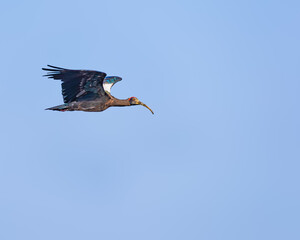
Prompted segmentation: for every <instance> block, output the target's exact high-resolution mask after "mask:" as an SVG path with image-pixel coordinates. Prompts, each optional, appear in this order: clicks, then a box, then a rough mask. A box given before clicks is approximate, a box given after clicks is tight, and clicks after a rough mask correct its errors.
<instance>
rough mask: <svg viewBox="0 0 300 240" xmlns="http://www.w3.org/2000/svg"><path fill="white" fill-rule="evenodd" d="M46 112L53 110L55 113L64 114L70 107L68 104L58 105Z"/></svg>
mask: <svg viewBox="0 0 300 240" xmlns="http://www.w3.org/2000/svg"><path fill="white" fill-rule="evenodd" d="M45 110H53V111H60V112H64V111H68V110H69V105H68V104H63V105H58V106H55V107H51V108H46V109H45Z"/></svg>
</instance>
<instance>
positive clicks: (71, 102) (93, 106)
mask: <svg viewBox="0 0 300 240" xmlns="http://www.w3.org/2000/svg"><path fill="white" fill-rule="evenodd" d="M47 66H48V67H49V68H42V69H43V70H45V71H48V73H47V74H46V75H44V76H46V77H49V78H53V79H55V80H61V81H62V84H61V87H62V95H63V98H64V104H62V105H58V106H55V107H51V108H47V109H46V110H55V111H61V112H64V111H85V112H102V111H104V110H106V109H107V108H109V107H124V106H133V105H142V106H144V107H146V108H148V109H149V110H150V111H151V112H152V114H154V112H153V111H152V110H151V108H149V107H148V106H147V105H146V104H144V103H142V102H141V101H140V100H138V99H137V98H136V97H130V98H127V99H117V98H115V97H113V96H112V95H111V94H110V89H111V87H112V86H113V85H114V84H115V83H117V82H119V81H121V80H122V78H120V77H117V76H106V73H104V72H98V71H91V70H71V69H65V68H60V67H54V66H51V65H47Z"/></svg>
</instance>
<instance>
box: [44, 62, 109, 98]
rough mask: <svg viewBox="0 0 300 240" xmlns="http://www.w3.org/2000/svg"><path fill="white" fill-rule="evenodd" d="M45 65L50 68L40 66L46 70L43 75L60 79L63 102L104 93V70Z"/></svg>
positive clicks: (98, 95) (99, 96) (96, 96)
mask: <svg viewBox="0 0 300 240" xmlns="http://www.w3.org/2000/svg"><path fill="white" fill-rule="evenodd" d="M47 66H48V67H50V68H42V69H43V70H44V71H48V73H47V74H46V75H44V76H46V77H48V78H52V79H54V80H61V81H62V84H61V87H62V95H63V98H64V102H65V103H69V102H73V101H80V98H81V97H83V96H85V97H87V96H90V97H93V98H101V97H102V96H104V95H105V94H106V93H105V91H104V89H103V81H104V78H105V77H106V73H104V72H98V71H91V70H72V69H66V68H61V67H55V66H52V65H47Z"/></svg>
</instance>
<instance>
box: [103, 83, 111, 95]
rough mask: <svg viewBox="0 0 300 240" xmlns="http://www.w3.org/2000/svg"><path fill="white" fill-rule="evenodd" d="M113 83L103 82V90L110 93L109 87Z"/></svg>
mask: <svg viewBox="0 0 300 240" xmlns="http://www.w3.org/2000/svg"><path fill="white" fill-rule="evenodd" d="M113 85H114V84H113V83H103V88H104V91H105V92H109V93H110V89H111V87H112V86H113Z"/></svg>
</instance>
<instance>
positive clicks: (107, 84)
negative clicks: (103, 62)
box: [103, 76, 122, 93]
mask: <svg viewBox="0 0 300 240" xmlns="http://www.w3.org/2000/svg"><path fill="white" fill-rule="evenodd" d="M121 80H122V78H120V77H117V76H108V77H106V78H105V79H104V80H103V89H104V91H106V92H109V93H110V89H111V87H112V86H113V85H114V84H115V83H117V82H119V81H121Z"/></svg>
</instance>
